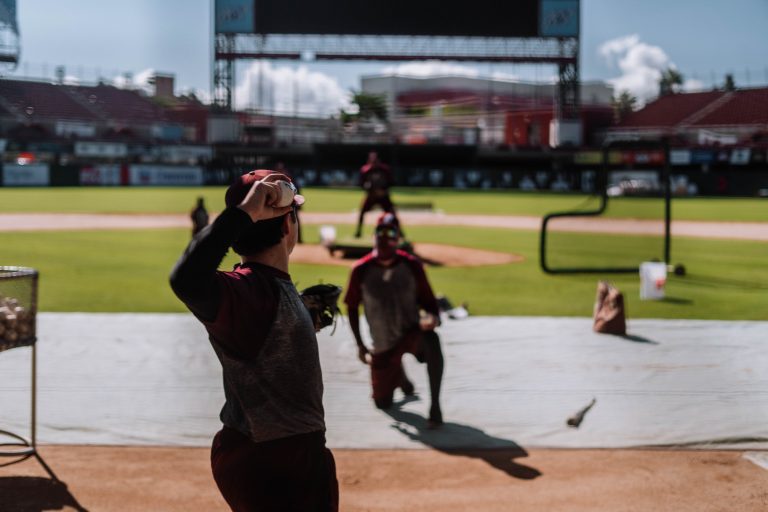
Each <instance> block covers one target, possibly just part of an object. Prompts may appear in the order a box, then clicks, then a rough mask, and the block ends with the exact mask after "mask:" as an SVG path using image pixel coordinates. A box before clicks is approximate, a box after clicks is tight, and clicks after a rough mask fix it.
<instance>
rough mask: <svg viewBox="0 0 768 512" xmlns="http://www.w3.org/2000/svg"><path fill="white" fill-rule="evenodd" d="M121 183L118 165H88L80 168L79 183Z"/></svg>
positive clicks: (89, 184)
mask: <svg viewBox="0 0 768 512" xmlns="http://www.w3.org/2000/svg"><path fill="white" fill-rule="evenodd" d="M121 184H122V183H121V180H120V165H117V164H115V165H89V166H86V167H83V168H82V169H80V185H84V186H117V185H121Z"/></svg>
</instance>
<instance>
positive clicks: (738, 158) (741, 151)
mask: <svg viewBox="0 0 768 512" xmlns="http://www.w3.org/2000/svg"><path fill="white" fill-rule="evenodd" d="M751 153H752V151H751V150H750V148H734V149H733V150H731V159H730V161H731V163H732V164H733V165H747V164H748V163H749V158H750V156H751Z"/></svg>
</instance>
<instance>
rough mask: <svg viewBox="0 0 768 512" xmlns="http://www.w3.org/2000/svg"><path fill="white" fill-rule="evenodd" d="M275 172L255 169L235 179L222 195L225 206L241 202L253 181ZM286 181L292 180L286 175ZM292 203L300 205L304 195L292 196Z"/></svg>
mask: <svg viewBox="0 0 768 512" xmlns="http://www.w3.org/2000/svg"><path fill="white" fill-rule="evenodd" d="M276 173H277V172H276V171H272V170H269V169H256V170H254V171H251V172H249V173H246V174H243V175H242V176H240V177H238V178H237V179H235V181H233V182H232V184H231V185H230V186H229V188H228V189H227V193H226V194H225V195H224V202H225V203H226V205H227V207H230V206H237V205H239V204H240V203H242V202H243V199H245V196H246V195H247V194H248V191H249V190H251V187H252V186H253V184H254V183H256V182H257V181H261V180H263V179H264V178H266V177H267V176H269V175H270V174H276ZM288 181H289V182H291V183H292V182H293V180H291V178H290V177H288ZM294 203H296V205H301V204H302V203H304V197H303V196H301V195H296V196H295V197H294Z"/></svg>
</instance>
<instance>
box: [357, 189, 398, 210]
mask: <svg viewBox="0 0 768 512" xmlns="http://www.w3.org/2000/svg"><path fill="white" fill-rule="evenodd" d="M377 204H378V205H379V206H381V209H382V210H384V211H385V212H394V211H395V205H394V204H392V200H391V199H390V198H389V192H386V191H384V192H383V193H382V192H374V191H371V192H369V193H368V194H367V195H366V196H365V199H363V206H362V207H361V209H362V211H364V212H368V211H371V209H373V207H374V206H376V205H377Z"/></svg>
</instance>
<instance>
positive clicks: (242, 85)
mask: <svg viewBox="0 0 768 512" xmlns="http://www.w3.org/2000/svg"><path fill="white" fill-rule="evenodd" d="M260 73H263V75H262V77H261V80H260V79H259V74H260ZM260 82H261V86H260ZM260 87H261V91H262V92H261V108H263V109H265V110H273V111H275V112H277V113H282V114H285V115H291V114H293V113H294V110H295V109H297V110H298V114H300V115H309V116H328V115H331V114H334V113H336V112H338V111H339V109H340V108H349V100H350V94H349V91H346V90H345V89H343V88H342V87H341V85H340V84H339V82H338V80H337V79H336V78H334V77H332V76H329V75H326V74H325V73H320V72H317V71H310V70H309V69H308V68H307V67H306V66H303V65H302V66H299V67H289V66H282V67H273V66H272V63H271V62H266V61H264V62H254V63H252V64H251V65H250V66H249V67H248V68H247V69H246V70H245V71H244V72H242V74H241V78H240V79H239V82H238V84H237V86H236V88H235V108H236V109H238V110H240V109H245V108H254V107H255V108H259V88H260Z"/></svg>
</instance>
